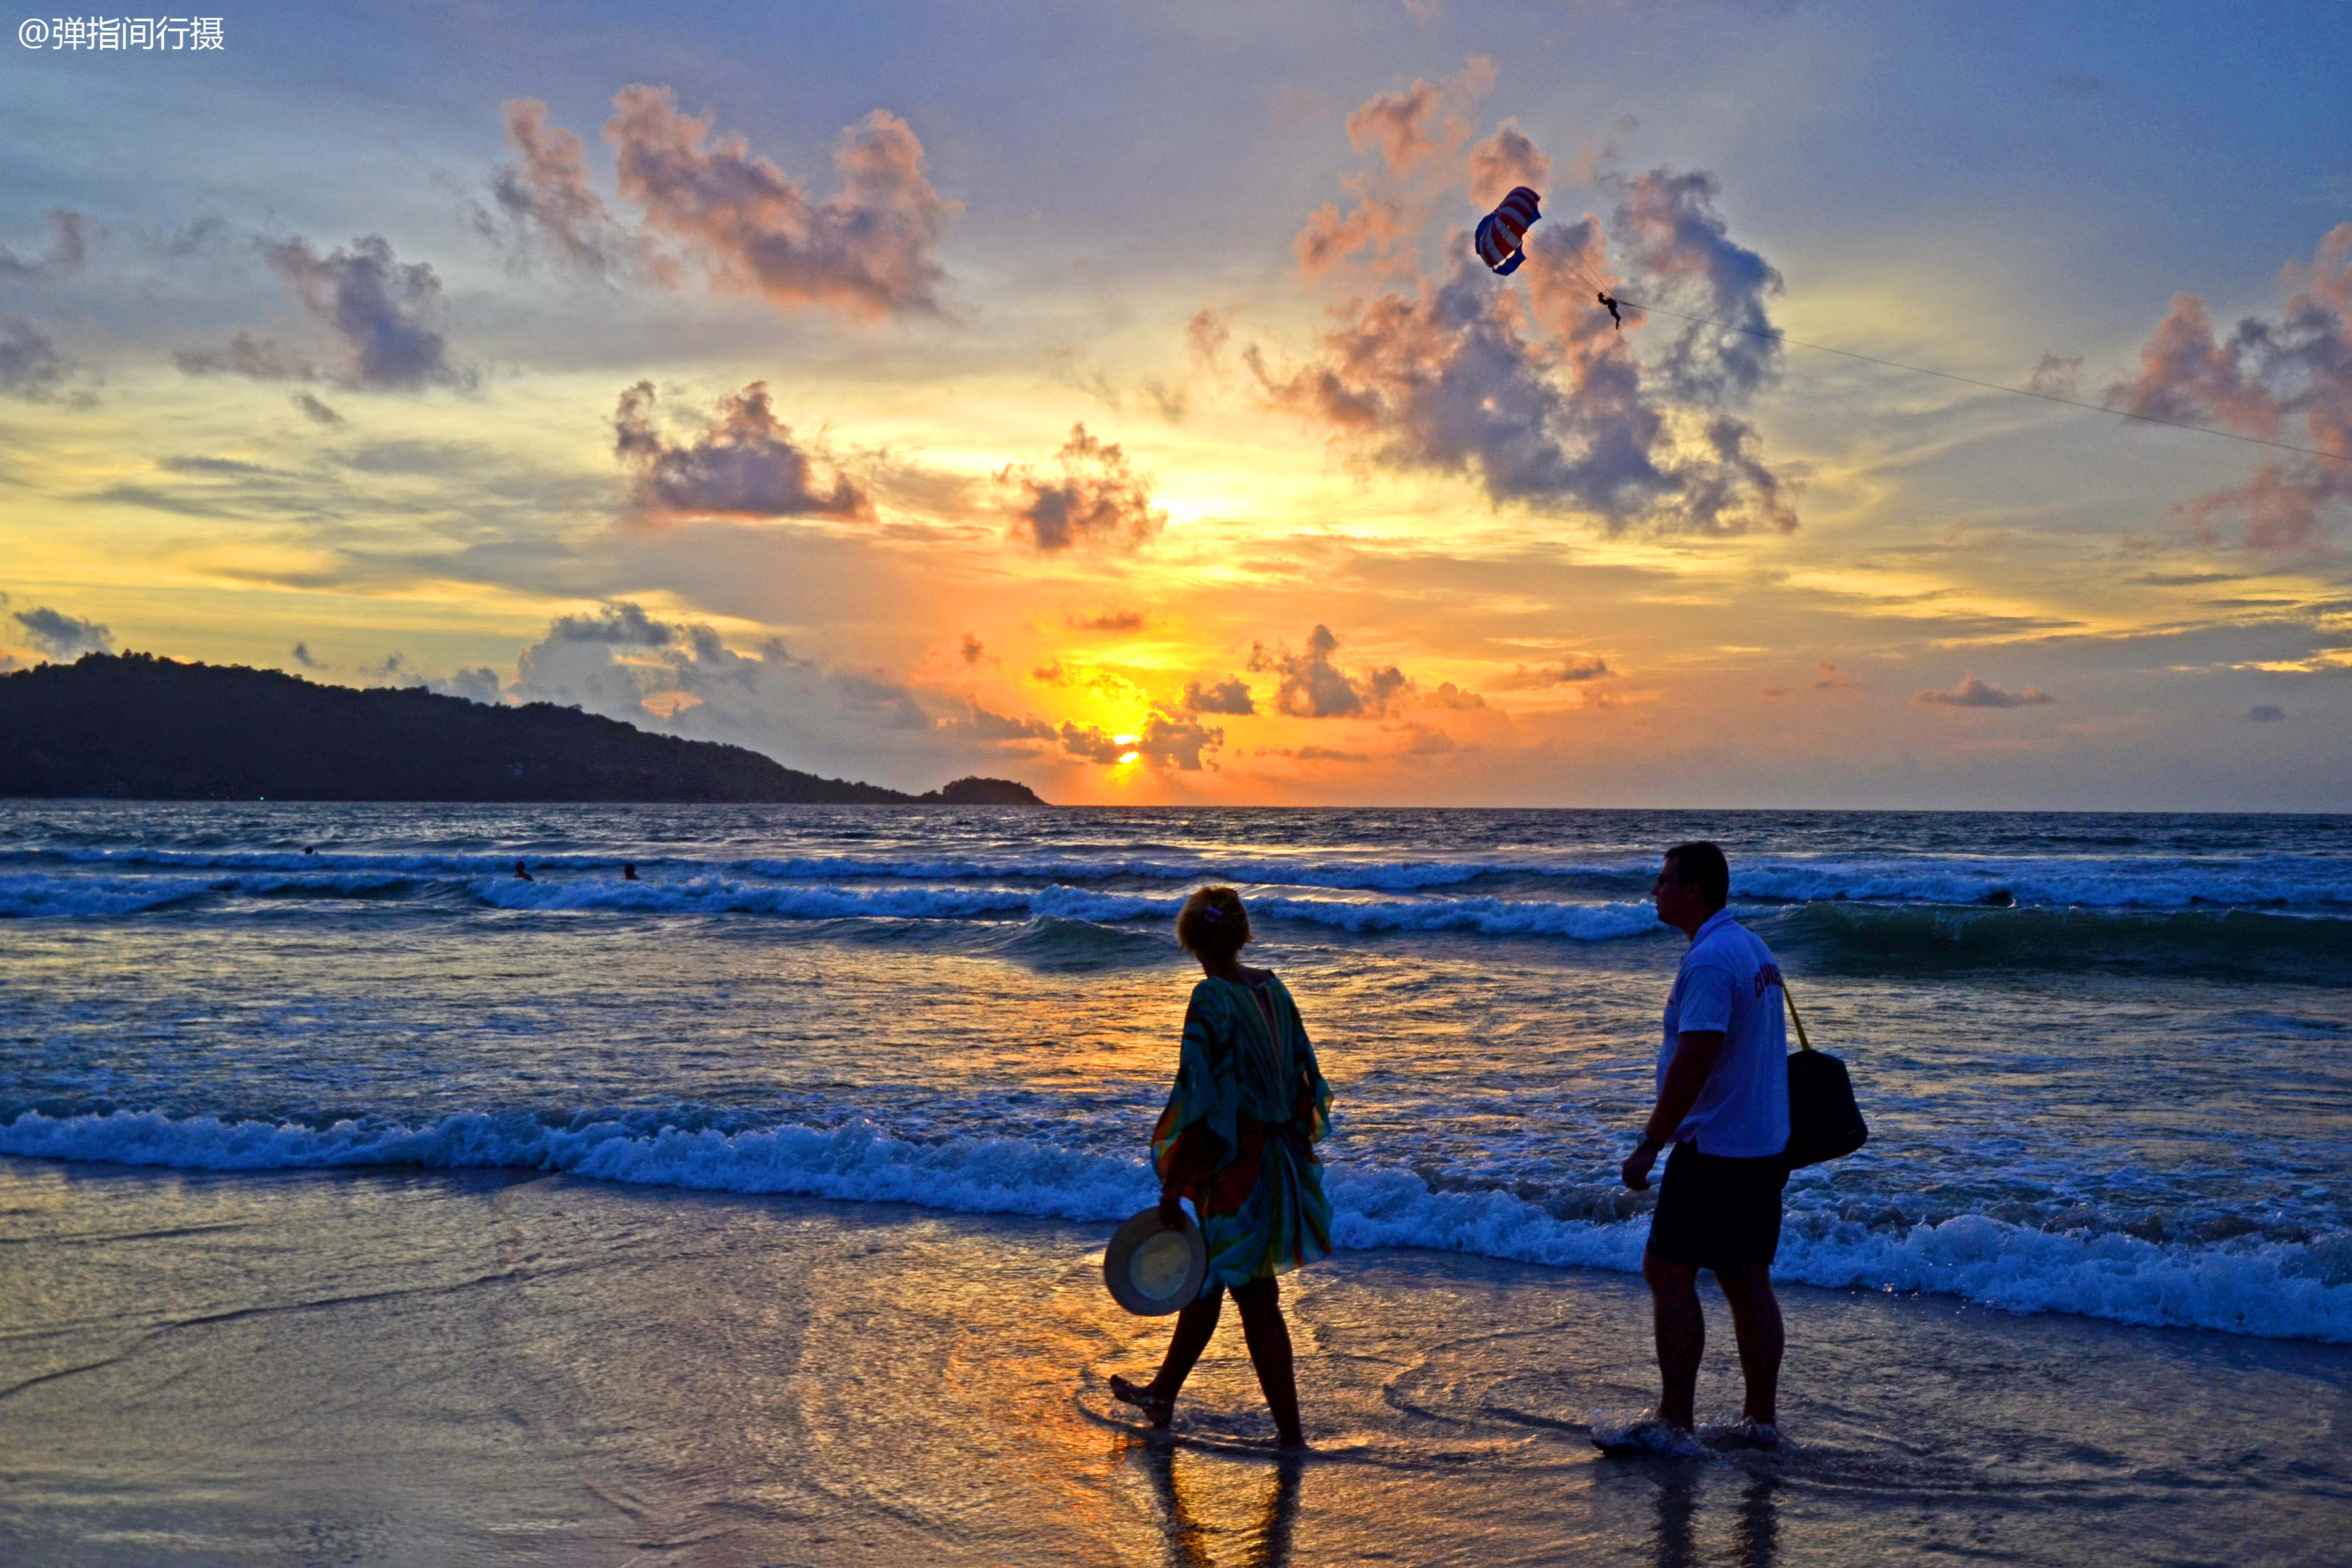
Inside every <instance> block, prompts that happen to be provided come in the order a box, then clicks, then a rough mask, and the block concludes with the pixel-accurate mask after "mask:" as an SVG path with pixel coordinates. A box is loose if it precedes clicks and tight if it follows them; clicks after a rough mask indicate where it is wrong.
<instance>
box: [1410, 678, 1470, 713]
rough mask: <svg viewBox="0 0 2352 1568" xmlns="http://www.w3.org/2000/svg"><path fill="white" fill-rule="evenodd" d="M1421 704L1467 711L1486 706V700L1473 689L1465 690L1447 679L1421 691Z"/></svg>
mask: <svg viewBox="0 0 2352 1568" xmlns="http://www.w3.org/2000/svg"><path fill="white" fill-rule="evenodd" d="M1421 705H1422V706H1423V708H1438V709H1445V710H1452V711H1454V712H1468V711H1469V710H1472V709H1474V708H1484V707H1486V699H1485V698H1483V697H1481V696H1479V695H1478V694H1477V693H1476V692H1475V691H1465V690H1463V689H1461V688H1460V687H1458V686H1456V685H1454V682H1452V681H1450V680H1448V681H1444V682H1441V683H1440V684H1439V685H1438V687H1437V689H1435V690H1433V691H1424V692H1423V693H1422V694H1421Z"/></svg>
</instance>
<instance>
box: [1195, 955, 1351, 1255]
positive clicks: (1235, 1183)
mask: <svg viewBox="0 0 2352 1568" xmlns="http://www.w3.org/2000/svg"><path fill="white" fill-rule="evenodd" d="M1330 1130H1331V1089H1330V1086H1329V1085H1328V1084H1326V1083H1325V1082H1324V1081H1323V1072H1322V1069H1321V1068H1319V1067H1318V1066H1317V1065H1316V1061H1315V1047H1313V1046H1312V1045H1311V1044H1309V1043H1308V1042H1307V1027H1306V1026H1305V1025H1304V1024H1302V1023H1300V1022H1299V1018H1298V1005H1297V1003H1295V1002H1293V1001H1292V1000H1291V999H1290V993H1289V992H1288V991H1286V990H1285V989H1284V988H1283V984H1282V982H1281V981H1279V980H1277V979H1275V978H1273V977H1272V976H1270V975H1269V976H1268V977H1267V978H1266V979H1265V982H1264V983H1263V984H1257V985H1244V984H1237V983H1235V982H1234V981H1230V980H1218V979H1215V978H1203V979H1202V982H1201V983H1200V984H1198V985H1195V986H1194V987H1192V1005H1191V1006H1190V1007H1188V1008H1187V1009H1186V1010H1185V1014H1184V1049H1183V1056H1182V1058H1181V1061H1180V1062H1179V1064H1178V1066H1177V1069H1176V1085H1175V1087H1174V1088H1173V1089H1171V1090H1169V1093H1168V1108H1167V1109H1166V1110H1162V1111H1161V1112H1160V1124H1159V1126H1157V1127H1156V1128H1154V1129H1153V1130H1152V1133H1151V1163H1152V1165H1153V1167H1154V1168H1155V1169H1156V1170H1158V1172H1159V1173H1160V1180H1161V1182H1163V1183H1166V1182H1169V1181H1171V1179H1173V1178H1175V1177H1178V1176H1181V1178H1182V1185H1181V1190H1182V1192H1183V1194H1184V1195H1185V1196H1186V1197H1189V1198H1191V1199H1192V1208H1193V1212H1194V1213H1195V1214H1197V1215H1199V1216H1200V1221H1201V1231H1202V1235H1203V1236H1204V1237H1207V1239H1208V1243H1209V1278H1208V1280H1207V1282H1206V1283H1205V1284H1204V1285H1202V1290H1201V1293H1202V1295H1203V1296H1206V1295H1210V1294H1212V1293H1213V1292H1214V1291H1216V1290H1217V1289H1220V1288H1221V1287H1224V1286H1231V1285H1245V1284H1247V1283H1249V1281H1251V1280H1253V1279H1270V1278H1271V1277H1273V1276H1274V1275H1276V1274H1283V1273H1287V1272H1288V1271H1289V1270H1291V1269H1293V1268H1297V1267H1298V1266H1299V1265H1300V1264H1302V1263H1312V1262H1315V1261H1316V1260H1317V1259H1318V1258H1328V1257H1330V1256H1331V1205H1330V1202H1329V1200H1328V1199H1327V1198H1325V1197H1324V1195H1323V1168H1322V1165H1321V1163H1320V1162H1318V1160H1317V1159H1316V1157H1315V1147H1314V1145H1315V1141H1316V1140H1317V1139H1318V1138H1321V1137H1323V1136H1324V1135H1325V1134H1326V1133H1328V1132H1329V1131H1330Z"/></svg>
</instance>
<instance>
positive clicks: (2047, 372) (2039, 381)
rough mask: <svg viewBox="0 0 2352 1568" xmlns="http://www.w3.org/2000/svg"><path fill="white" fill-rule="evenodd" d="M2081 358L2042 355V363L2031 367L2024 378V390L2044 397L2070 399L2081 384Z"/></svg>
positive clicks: (2080, 356) (2072, 355) (2075, 356)
mask: <svg viewBox="0 0 2352 1568" xmlns="http://www.w3.org/2000/svg"><path fill="white" fill-rule="evenodd" d="M2082 375H2083V356H2082V355H2081V354H2068V355H2065V356H2063V357H2061V356H2060V355H2057V354H2043V355H2042V363H2040V364H2037V365H2035V366H2034V367H2033V374H2032V375H2031V376H2029V377H2027V378H2026V382H2025V390H2026V391H2028V392H2038V393H2040V394H2041V395H2042V396H2044V397H2072V396H2074V394H2075V391H2076V389H2077V388H2078V387H2079V386H2080V385H2081V384H2082Z"/></svg>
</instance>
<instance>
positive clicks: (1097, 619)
mask: <svg viewBox="0 0 2352 1568" xmlns="http://www.w3.org/2000/svg"><path fill="white" fill-rule="evenodd" d="M1069 625H1070V627H1071V629H1072V630H1074V631H1081V632H1139V631H1141V630H1142V629H1143V612H1142V611H1140V610H1105V611H1104V612H1103V613H1102V614H1100V615H1098V616H1085V617H1083V618H1081V617H1079V616H1071V617H1069Z"/></svg>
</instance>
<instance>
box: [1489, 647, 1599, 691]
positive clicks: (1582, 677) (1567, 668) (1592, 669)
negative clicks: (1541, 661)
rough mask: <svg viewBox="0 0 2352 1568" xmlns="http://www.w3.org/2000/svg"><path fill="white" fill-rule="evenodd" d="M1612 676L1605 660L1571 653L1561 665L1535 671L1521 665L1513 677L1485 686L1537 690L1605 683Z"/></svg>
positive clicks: (1507, 689)
mask: <svg viewBox="0 0 2352 1568" xmlns="http://www.w3.org/2000/svg"><path fill="white" fill-rule="evenodd" d="M1611 674H1612V670H1611V669H1610V668H1609V661H1608V660H1607V659H1605V658H1595V657H1592V656H1590V655H1585V654H1571V655H1570V656H1569V657H1568V658H1564V659H1562V660H1560V662H1559V663H1558V664H1547V665H1539V666H1538V667H1537V668H1533V669H1530V668H1528V667H1527V666H1526V665H1524V664H1522V665H1519V666H1518V667H1517V668H1514V669H1513V670H1512V671H1511V673H1510V674H1508V675H1506V676H1503V677H1501V678H1499V679H1495V680H1490V681H1488V682H1487V683H1486V686H1487V689H1489V690H1492V691H1537V690H1540V689H1543V688H1544V687H1547V686H1561V685H1574V684H1577V683H1580V682H1582V681H1587V680H1605V679H1608V678H1609V676H1610V675H1611Z"/></svg>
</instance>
